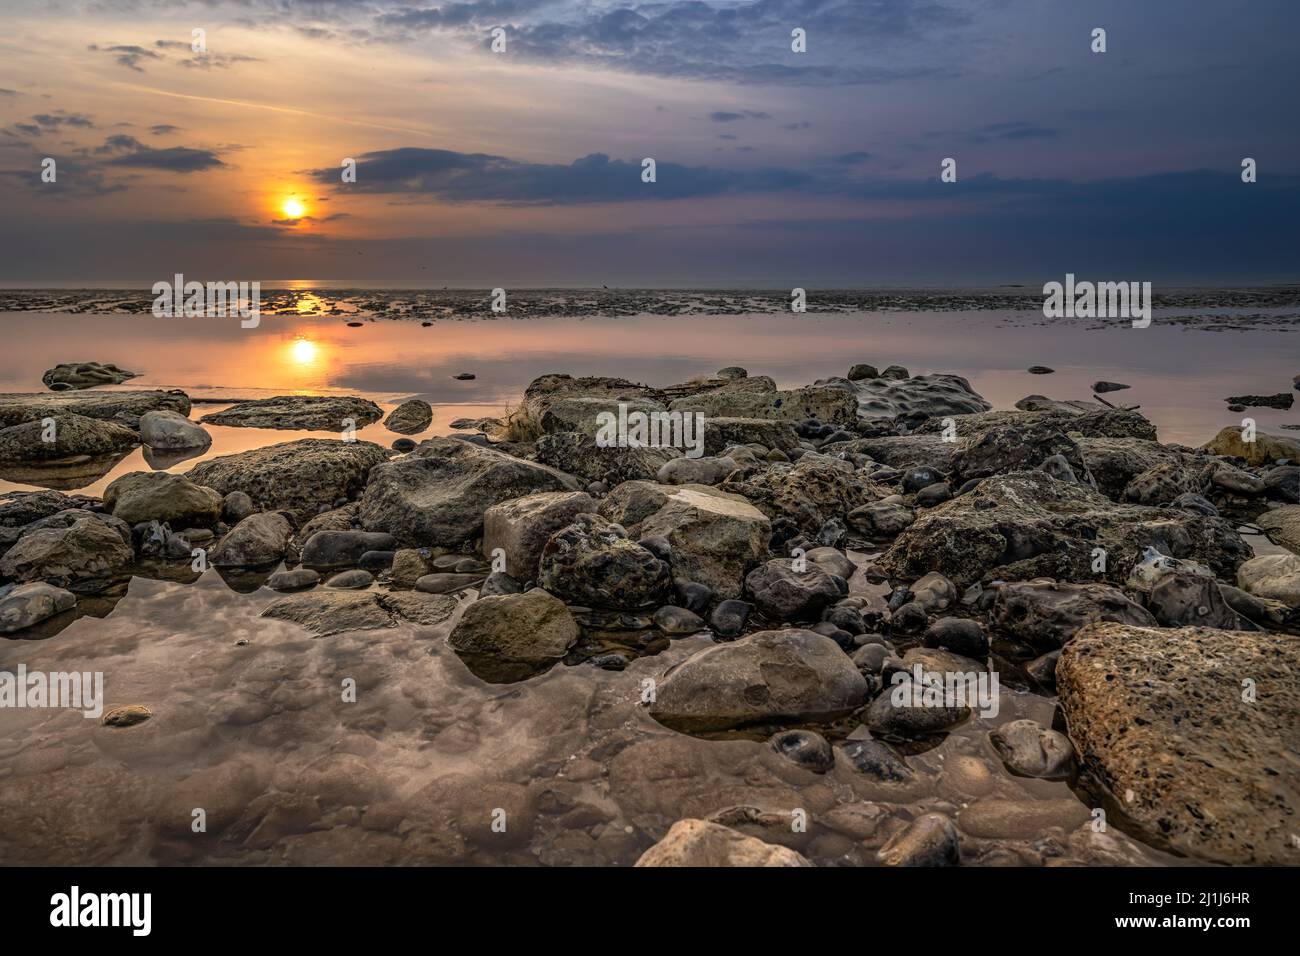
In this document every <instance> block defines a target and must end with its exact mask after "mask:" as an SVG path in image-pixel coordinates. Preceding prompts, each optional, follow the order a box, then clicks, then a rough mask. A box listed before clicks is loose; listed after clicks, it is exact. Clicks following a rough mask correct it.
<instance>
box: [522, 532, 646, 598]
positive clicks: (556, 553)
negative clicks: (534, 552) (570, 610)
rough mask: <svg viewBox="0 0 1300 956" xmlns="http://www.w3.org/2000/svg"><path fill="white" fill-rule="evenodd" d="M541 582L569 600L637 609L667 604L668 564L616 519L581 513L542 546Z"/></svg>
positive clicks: (554, 592) (538, 579)
mask: <svg viewBox="0 0 1300 956" xmlns="http://www.w3.org/2000/svg"><path fill="white" fill-rule="evenodd" d="M537 583H538V584H540V585H541V586H542V587H543V588H545V589H546V590H547V591H549V592H551V593H552V594H554V595H555V596H556V597H559V598H562V599H563V600H564V601H566V602H568V603H570V604H577V605H582V606H587V607H600V608H618V609H621V610H633V609H635V608H642V607H647V606H650V605H658V604H661V603H663V600H664V598H665V597H666V595H667V590H668V585H669V583H670V579H669V574H668V566H667V565H666V564H665V563H664V562H663V561H661V560H659V558H657V557H655V555H654V554H653V553H651V552H650V551H649V550H647V549H646V548H643V547H641V545H639V544H637V543H636V542H635V541H631V540H629V539H628V537H627V533H626V532H625V531H624V530H623V529H622V528H620V527H619V526H618V525H616V524H614V523H613V522H610V521H607V520H605V519H604V518H602V517H600V516H599V515H595V514H579V515H577V516H576V518H575V520H574V522H573V523H572V524H570V525H568V526H567V527H565V528H561V529H560V530H559V531H557V532H555V534H553V535H551V537H550V540H548V541H547V542H546V546H545V547H544V548H543V549H542V555H541V560H540V563H539V566H538V571H537Z"/></svg>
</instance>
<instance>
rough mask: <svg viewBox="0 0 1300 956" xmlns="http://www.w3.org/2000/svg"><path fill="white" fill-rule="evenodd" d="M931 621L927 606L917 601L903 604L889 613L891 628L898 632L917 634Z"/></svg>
mask: <svg viewBox="0 0 1300 956" xmlns="http://www.w3.org/2000/svg"><path fill="white" fill-rule="evenodd" d="M929 623H930V620H929V617H928V616H927V615H926V613H925V608H923V607H921V605H919V604H917V603H916V602H915V601H908V602H907V603H906V604H901V605H899V606H898V607H897V608H895V609H894V610H893V612H892V613H891V614H890V615H889V627H890V630H891V631H893V632H894V633H897V634H916V633H918V632H919V631H923V630H924V629H925V628H926V627H927V626H928V625H929Z"/></svg>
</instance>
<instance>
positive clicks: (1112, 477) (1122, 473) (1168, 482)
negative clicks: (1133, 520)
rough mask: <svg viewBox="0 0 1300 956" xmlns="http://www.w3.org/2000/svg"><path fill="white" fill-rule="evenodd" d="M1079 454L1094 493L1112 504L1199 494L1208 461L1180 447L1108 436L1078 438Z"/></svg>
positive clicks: (1164, 501)
mask: <svg viewBox="0 0 1300 956" xmlns="http://www.w3.org/2000/svg"><path fill="white" fill-rule="evenodd" d="M1078 445H1079V454H1080V456H1081V457H1082V458H1083V463H1084V465H1086V466H1087V468H1088V471H1089V472H1090V473H1091V474H1092V477H1093V480H1094V481H1095V482H1096V484H1097V490H1098V491H1100V492H1101V493H1102V494H1103V495H1105V496H1106V497H1107V498H1110V499H1112V500H1114V501H1122V500H1128V501H1133V502H1136V503H1137V504H1146V505H1164V504H1168V503H1169V502H1171V501H1173V500H1174V499H1175V498H1177V497H1178V496H1179V495H1180V494H1184V493H1186V492H1199V491H1201V489H1202V488H1203V487H1204V481H1205V477H1204V475H1203V474H1202V473H1203V472H1204V470H1205V465H1206V464H1207V462H1208V461H1209V459H1208V458H1207V457H1206V456H1205V455H1204V454H1203V453H1202V454H1200V455H1197V454H1196V453H1195V452H1193V451H1192V450H1191V449H1187V448H1183V447H1181V446H1179V445H1162V444H1160V443H1159V442H1156V441H1150V440H1148V439H1145V438H1128V437H1123V438H1116V437H1112V436H1108V435H1103V436H1095V437H1094V436H1089V437H1080V438H1079V440H1078Z"/></svg>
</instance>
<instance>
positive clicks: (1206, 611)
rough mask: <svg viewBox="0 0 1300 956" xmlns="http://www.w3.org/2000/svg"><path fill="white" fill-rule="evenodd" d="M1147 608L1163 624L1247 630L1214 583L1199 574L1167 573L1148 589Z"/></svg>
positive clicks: (1246, 625)
mask: <svg viewBox="0 0 1300 956" xmlns="http://www.w3.org/2000/svg"><path fill="white" fill-rule="evenodd" d="M1147 608H1148V609H1149V610H1150V611H1151V613H1152V614H1154V615H1155V618H1156V620H1157V621H1159V622H1160V624H1161V625H1162V626H1163V627H1184V626H1187V625H1195V626H1197V627H1222V628H1228V629H1229V630H1247V629H1249V625H1248V624H1247V622H1245V621H1243V620H1242V618H1241V617H1240V616H1239V615H1238V614H1237V612H1236V611H1234V610H1233V609H1232V608H1231V607H1229V605H1228V602H1227V601H1226V600H1225V599H1224V597H1223V595H1222V594H1221V593H1219V585H1218V583H1217V582H1216V581H1215V580H1214V579H1213V578H1210V577H1206V576H1205V575H1201V574H1181V573H1177V572H1176V573H1174V574H1167V575H1165V576H1164V577H1162V578H1161V579H1160V580H1159V581H1158V582H1156V585H1155V586H1154V587H1153V588H1152V589H1151V594H1150V595H1149V596H1148V597H1147Z"/></svg>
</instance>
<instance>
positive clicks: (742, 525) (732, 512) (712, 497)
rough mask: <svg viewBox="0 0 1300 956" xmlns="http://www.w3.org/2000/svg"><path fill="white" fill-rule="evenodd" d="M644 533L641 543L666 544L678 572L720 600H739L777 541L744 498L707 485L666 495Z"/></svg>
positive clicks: (645, 524)
mask: <svg viewBox="0 0 1300 956" xmlns="http://www.w3.org/2000/svg"><path fill="white" fill-rule="evenodd" d="M611 497H612V495H611ZM602 513H603V514H605V515H606V516H608V517H612V516H611V514H610V512H609V511H607V510H605V509H602ZM613 520H618V518H616V517H615V518H613ZM625 527H626V525H625ZM629 530H630V529H629ZM639 530H640V535H639V536H640V537H641V538H664V539H665V540H667V542H668V544H669V547H670V548H671V549H672V565H673V573H674V574H675V575H676V576H677V577H679V578H683V579H685V580H688V581H695V582H697V583H699V584H703V585H705V586H707V587H708V588H709V589H710V590H712V592H713V594H714V596H715V597H716V598H717V599H719V600H727V599H731V598H738V597H740V594H741V589H742V582H743V580H744V577H745V575H746V574H747V573H748V572H749V571H750V570H751V569H752V568H754V567H755V566H757V564H758V563H759V561H761V560H762V559H763V558H764V557H765V556H766V554H767V543H768V540H769V539H770V538H771V536H772V525H771V522H769V521H768V519H767V517H766V516H765V515H764V514H763V513H762V512H761V511H759V510H758V509H757V508H755V507H754V506H753V505H752V504H750V503H749V502H748V501H746V500H745V499H744V498H743V497H741V496H739V495H735V494H729V493H727V492H724V491H721V490H719V489H714V488H708V487H705V486H703V485H682V486H679V487H677V488H674V489H672V490H671V491H667V492H665V493H664V496H663V499H662V503H661V504H660V506H659V507H658V508H656V509H655V510H654V511H653V512H652V513H651V514H649V515H648V516H647V517H645V518H644V519H643V520H642V521H641V523H640V529H639Z"/></svg>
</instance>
